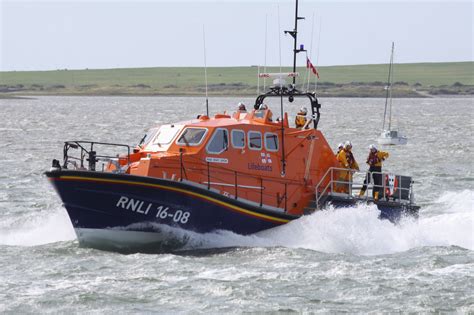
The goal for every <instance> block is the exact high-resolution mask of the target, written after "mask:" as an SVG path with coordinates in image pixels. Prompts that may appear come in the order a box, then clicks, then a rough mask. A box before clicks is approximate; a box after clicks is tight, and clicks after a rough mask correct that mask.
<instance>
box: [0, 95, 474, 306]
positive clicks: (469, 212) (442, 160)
mask: <svg viewBox="0 0 474 315" xmlns="http://www.w3.org/2000/svg"><path fill="white" fill-rule="evenodd" d="M239 101H243V102H244V103H245V104H247V107H248V108H250V107H251V106H252V102H253V99H250V98H244V99H239V98H211V99H210V112H211V113H217V112H224V111H227V112H232V111H233V110H235V107H236V104H237V103H238V102H239ZM320 101H321V103H322V106H323V107H322V109H321V112H322V115H321V121H320V125H319V127H320V129H321V130H322V131H323V133H324V134H325V135H326V138H327V140H328V141H329V144H330V145H331V146H332V147H333V148H336V146H337V144H338V143H339V142H343V141H346V140H351V141H352V143H353V146H354V154H355V157H356V159H357V160H358V162H359V164H360V165H361V166H362V168H364V162H365V158H366V155H367V153H368V149H367V147H368V145H369V144H371V143H374V141H375V139H376V137H377V135H378V133H379V132H380V130H381V128H382V115H383V104H384V100H383V99H348V98H346V99H343V98H341V99H337V98H331V99H321V100H320ZM204 104H205V100H204V98H199V97H177V98H176V97H35V98H34V99H28V100H0V149H1V151H0V167H1V173H0V250H1V253H2V254H1V256H0V312H2V313H12V314H13V313H14V314H18V313H40V312H41V313H44V312H50V313H66V312H74V313H78V312H88V313H89V312H93V313H112V312H121V313H141V312H152V313H155V312H156V313H183V312H184V313H188V312H191V313H222V312H225V313H242V312H257V313H260V312H308V313H319V312H321V313H327V312H348V313H366V312H370V311H375V312H386V311H389V312H458V313H472V312H474V298H473V295H474V294H473V288H474V254H473V253H474V252H473V250H474V210H473V201H474V200H473V199H474V193H473V192H474V190H473V181H474V178H473V174H472V160H471V159H472V156H473V151H472V147H473V144H474V143H473V140H472V139H473V137H472V127H473V111H472V108H473V107H472V105H473V100H472V99H468V98H465V99H462V98H452V99H396V100H394V124H395V125H396V126H397V127H398V129H399V130H401V131H402V132H404V133H405V134H406V135H407V136H408V138H409V140H408V144H407V145H406V146H397V147H385V148H381V149H384V150H387V151H388V152H389V153H390V157H389V158H388V159H387V161H386V163H385V164H384V169H385V170H387V171H393V172H396V173H401V174H406V175H412V176H413V178H414V180H415V181H416V184H415V193H416V198H417V203H418V204H419V205H420V206H421V207H422V208H421V210H420V218H419V219H418V220H414V219H412V218H404V219H402V221H401V222H400V224H398V225H393V224H391V223H390V222H388V221H381V220H379V219H378V218H377V216H378V211H377V209H376V207H374V206H370V205H369V206H365V205H361V206H358V207H354V208H346V209H338V210H334V209H328V210H327V211H322V212H317V213H315V214H313V215H310V216H305V217H303V218H301V219H299V220H296V221H293V222H291V223H289V224H287V225H285V226H281V227H279V228H277V229H274V230H271V231H266V232H264V233H261V234H259V235H258V236H241V235H236V234H233V233H230V232H222V231H220V232H215V233H209V234H196V235H194V238H193V239H192V240H190V243H189V244H188V247H187V248H186V250H185V251H183V252H180V253H174V254H153V255H151V254H131V255H123V254H119V253H113V252H104V251H99V250H94V249H88V248H80V247H79V246H78V243H77V241H76V238H75V234H74V230H73V229H72V226H71V223H70V222H69V219H68V216H67V214H66V212H65V210H64V209H63V208H62V206H61V202H60V200H59V197H58V196H57V195H56V193H55V192H54V191H53V189H52V187H51V186H50V185H49V183H48V182H47V180H46V178H45V177H44V175H43V172H44V171H46V170H48V169H49V167H50V165H51V160H52V159H53V158H58V159H61V158H62V145H63V142H64V141H66V140H97V141H105V142H115V143H126V144H131V145H134V144H136V143H138V141H139V140H140V139H141V137H142V136H143V134H144V133H145V131H146V129H147V128H149V127H152V126H156V125H160V124H164V123H169V122H176V121H180V120H187V119H192V118H194V117H196V116H197V115H198V114H202V113H205V105H204ZM269 105H270V108H271V109H273V111H274V116H275V117H277V116H280V114H279V113H280V108H279V102H276V101H273V102H269ZM301 106H305V104H304V103H302V102H300V101H298V102H294V103H292V104H289V105H288V106H287V108H286V109H287V111H288V112H289V115H290V118H293V117H294V115H295V114H296V112H297V110H298V109H299V107H301Z"/></svg>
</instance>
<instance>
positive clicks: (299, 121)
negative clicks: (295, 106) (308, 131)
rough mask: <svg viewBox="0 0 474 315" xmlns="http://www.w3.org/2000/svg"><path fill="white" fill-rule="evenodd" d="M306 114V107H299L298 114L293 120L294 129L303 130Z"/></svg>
mask: <svg viewBox="0 0 474 315" xmlns="http://www.w3.org/2000/svg"><path fill="white" fill-rule="evenodd" d="M307 113H308V110H307V109H306V107H301V109H300V111H299V112H298V114H296V118H295V125H296V128H303V127H304V125H305V124H306V114H307Z"/></svg>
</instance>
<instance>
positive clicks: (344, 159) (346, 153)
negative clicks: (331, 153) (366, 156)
mask: <svg viewBox="0 0 474 315" xmlns="http://www.w3.org/2000/svg"><path fill="white" fill-rule="evenodd" d="M337 160H338V161H339V163H341V165H342V167H344V168H347V169H350V170H357V171H358V170H359V165H358V164H357V162H356V160H355V158H354V155H353V154H352V143H351V142H350V141H346V143H345V144H344V148H343V149H342V150H339V152H338V154H337ZM351 180H352V171H341V172H339V178H338V181H339V182H344V183H338V185H336V187H337V188H336V191H337V192H342V193H346V194H348V193H349V185H350V182H351Z"/></svg>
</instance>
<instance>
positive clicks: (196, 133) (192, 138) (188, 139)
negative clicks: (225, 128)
mask: <svg viewBox="0 0 474 315" xmlns="http://www.w3.org/2000/svg"><path fill="white" fill-rule="evenodd" d="M206 133H207V129H206V128H186V129H184V131H183V133H182V134H181V137H179V139H178V141H176V143H177V144H180V145H186V146H188V145H189V146H197V145H200V144H201V142H202V140H203V139H204V136H205V135H206Z"/></svg>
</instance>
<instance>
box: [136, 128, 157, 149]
mask: <svg viewBox="0 0 474 315" xmlns="http://www.w3.org/2000/svg"><path fill="white" fill-rule="evenodd" d="M158 130H159V128H151V129H149V130H148V131H147V132H146V134H145V136H144V137H143V138H142V140H141V141H140V143H139V144H138V146H139V147H144V146H146V145H147V144H148V143H150V141H151V140H152V139H153V138H154V137H155V135H156V133H157V132H158Z"/></svg>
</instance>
